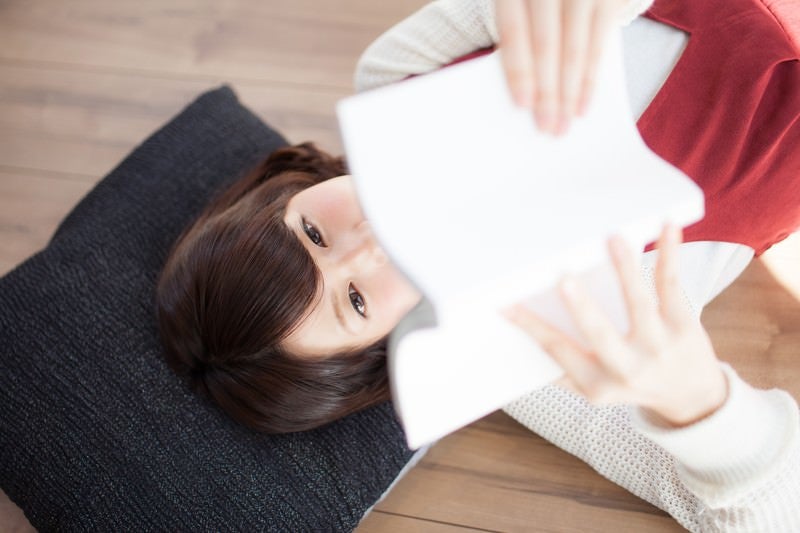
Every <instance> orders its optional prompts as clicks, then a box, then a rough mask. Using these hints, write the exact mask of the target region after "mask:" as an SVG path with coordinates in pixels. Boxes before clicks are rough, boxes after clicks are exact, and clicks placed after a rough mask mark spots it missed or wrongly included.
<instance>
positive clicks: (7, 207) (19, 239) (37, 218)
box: [0, 170, 93, 276]
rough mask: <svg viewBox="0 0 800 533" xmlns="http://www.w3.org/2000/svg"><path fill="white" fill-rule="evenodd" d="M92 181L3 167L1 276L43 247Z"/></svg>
mask: <svg viewBox="0 0 800 533" xmlns="http://www.w3.org/2000/svg"><path fill="white" fill-rule="evenodd" d="M92 185H93V183H92V182H91V181H80V180H73V179H65V178H63V177H60V176H53V175H45V174H38V175H36V174H22V173H11V172H7V171H3V170H0V198H1V199H2V200H0V276H2V275H3V274H5V273H6V272H7V271H8V270H10V269H11V268H12V267H13V266H15V265H16V264H17V263H19V262H21V261H22V260H23V259H26V258H27V257H29V256H31V255H33V254H34V253H35V252H37V251H39V250H40V249H42V248H43V247H44V246H45V245H46V244H47V241H49V240H50V237H51V236H52V234H53V231H54V230H55V228H56V226H57V225H58V223H59V222H60V221H61V219H62V218H64V216H65V215H66V214H67V213H68V212H69V211H70V210H71V209H72V208H73V207H74V206H75V204H76V203H77V202H78V200H80V199H81V198H82V197H83V196H84V195H85V194H86V193H87V192H88V191H89V189H90V188H91V187H92Z"/></svg>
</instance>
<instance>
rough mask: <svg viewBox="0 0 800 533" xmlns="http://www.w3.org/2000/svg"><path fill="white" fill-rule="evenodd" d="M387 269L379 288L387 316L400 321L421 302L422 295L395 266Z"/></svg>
mask: <svg viewBox="0 0 800 533" xmlns="http://www.w3.org/2000/svg"><path fill="white" fill-rule="evenodd" d="M386 270H387V272H386V275H385V276H384V277H383V280H382V282H381V283H380V284H379V285H378V290H379V291H380V295H381V300H382V301H381V303H382V305H383V306H384V308H385V309H386V314H387V317H388V318H390V319H392V320H394V321H395V322H398V321H399V320H400V319H401V318H403V316H404V315H405V314H406V313H407V312H408V311H410V310H411V308H412V307H414V306H415V305H416V304H417V303H418V302H419V300H420V298H421V295H420V293H419V292H418V291H417V289H416V288H414V286H413V285H411V283H409V282H408V281H407V280H406V279H405V277H404V276H403V275H402V274H400V272H398V271H397V270H396V269H395V268H394V267H391V266H389V267H387V269H386Z"/></svg>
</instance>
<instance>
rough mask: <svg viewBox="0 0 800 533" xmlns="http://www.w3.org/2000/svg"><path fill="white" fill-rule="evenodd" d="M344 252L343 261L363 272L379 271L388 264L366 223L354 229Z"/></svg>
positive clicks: (384, 254)
mask: <svg viewBox="0 0 800 533" xmlns="http://www.w3.org/2000/svg"><path fill="white" fill-rule="evenodd" d="M342 251H343V254H342V261H343V262H344V263H346V264H348V265H349V266H350V267H351V268H353V269H356V270H357V271H361V272H364V271H371V270H375V269H378V268H380V267H382V266H384V265H385V264H386V263H387V262H388V258H387V257H386V253H385V252H384V251H383V249H382V248H381V247H380V246H379V245H378V242H377V241H376V240H375V236H374V235H373V234H372V230H371V229H370V227H369V224H368V223H367V222H366V221H363V222H362V223H360V224H359V225H358V226H356V228H354V229H353V231H352V232H351V234H350V235H349V236H348V239H347V241H346V243H344V246H343V250H342Z"/></svg>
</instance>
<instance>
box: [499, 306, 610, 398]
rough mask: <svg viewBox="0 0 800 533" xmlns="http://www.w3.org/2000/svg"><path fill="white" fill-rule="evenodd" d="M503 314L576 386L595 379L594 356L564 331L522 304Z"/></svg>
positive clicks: (596, 372) (596, 371)
mask: <svg viewBox="0 0 800 533" xmlns="http://www.w3.org/2000/svg"><path fill="white" fill-rule="evenodd" d="M504 315H505V317H506V318H507V319H508V320H509V321H511V322H512V323H513V324H515V325H516V326H517V327H519V328H520V329H521V330H522V331H524V332H525V333H527V334H528V335H529V336H530V337H531V338H532V339H533V340H535V341H536V342H537V344H539V346H540V347H541V348H542V349H543V350H544V351H545V352H547V353H548V354H550V356H551V357H552V358H553V359H554V360H555V361H556V363H558V365H559V366H561V368H563V369H564V372H565V373H566V374H567V376H568V377H569V378H570V379H571V380H572V381H573V382H574V384H575V385H576V387H577V388H579V389H581V388H583V387H582V385H586V384H590V383H593V382H594V381H595V380H596V376H597V374H598V373H599V370H598V368H597V362H596V360H595V359H594V358H593V357H591V356H590V355H589V354H587V353H586V352H585V350H584V349H583V348H582V347H581V346H580V345H579V344H578V343H576V342H575V341H574V340H573V339H572V338H570V337H569V336H568V335H567V334H565V333H564V332H562V331H560V330H559V329H557V328H555V327H553V326H551V325H550V324H548V323H547V322H545V321H544V320H542V319H541V318H539V316H538V315H537V314H536V313H534V312H533V311H531V310H530V309H528V308H527V307H525V306H522V305H516V306H514V307H512V308H511V309H509V310H507V311H506V312H505V313H504Z"/></svg>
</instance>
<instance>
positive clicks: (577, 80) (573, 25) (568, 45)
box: [557, 0, 592, 133]
mask: <svg viewBox="0 0 800 533" xmlns="http://www.w3.org/2000/svg"><path fill="white" fill-rule="evenodd" d="M591 25H592V5H591V3H590V2H586V1H584V0H566V1H565V2H564V9H563V12H562V24H561V27H562V35H561V83H560V85H561V102H560V103H561V109H560V111H559V115H558V116H559V119H558V126H557V133H564V132H565V131H566V129H567V127H568V125H569V122H570V121H571V120H572V119H573V118H574V117H575V115H576V114H577V112H578V99H579V98H580V96H581V88H582V83H583V78H584V70H585V68H586V66H585V65H586V55H587V48H588V45H589V32H590V30H591Z"/></svg>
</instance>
